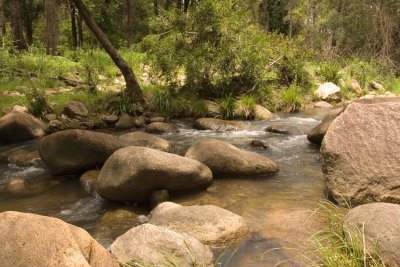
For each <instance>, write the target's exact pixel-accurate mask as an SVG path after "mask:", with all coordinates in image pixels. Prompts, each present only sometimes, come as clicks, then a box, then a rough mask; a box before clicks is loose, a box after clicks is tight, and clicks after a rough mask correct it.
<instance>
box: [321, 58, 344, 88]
mask: <svg viewBox="0 0 400 267" xmlns="http://www.w3.org/2000/svg"><path fill="white" fill-rule="evenodd" d="M320 75H321V76H322V77H323V78H324V81H325V82H333V83H334V84H336V85H337V84H339V80H340V79H342V78H343V75H342V74H341V73H340V66H339V65H337V64H335V63H331V64H329V63H325V64H323V65H322V66H321V67H320Z"/></svg>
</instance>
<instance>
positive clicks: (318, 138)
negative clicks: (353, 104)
mask: <svg viewBox="0 0 400 267" xmlns="http://www.w3.org/2000/svg"><path fill="white" fill-rule="evenodd" d="M343 110H344V109H342V108H339V109H334V110H331V111H330V112H329V113H328V114H326V115H325V117H324V118H323V119H322V121H321V123H320V124H318V125H317V126H315V127H314V128H313V129H312V130H311V131H310V132H309V133H308V134H307V139H308V141H310V142H311V143H314V144H317V145H321V143H322V140H323V139H324V136H325V134H326V131H328V129H329V126H330V125H331V123H332V122H333V120H334V119H336V117H337V116H339V115H340V114H341V113H342V112H343Z"/></svg>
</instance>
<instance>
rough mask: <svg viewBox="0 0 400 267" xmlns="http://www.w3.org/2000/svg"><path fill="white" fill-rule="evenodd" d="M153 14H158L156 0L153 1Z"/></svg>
mask: <svg viewBox="0 0 400 267" xmlns="http://www.w3.org/2000/svg"><path fill="white" fill-rule="evenodd" d="M153 9H154V15H156V16H158V0H154V1H153Z"/></svg>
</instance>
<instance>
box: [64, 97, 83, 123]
mask: <svg viewBox="0 0 400 267" xmlns="http://www.w3.org/2000/svg"><path fill="white" fill-rule="evenodd" d="M63 113H64V114H65V115H67V116H68V117H69V118H71V119H74V118H77V117H85V116H87V115H88V114H89V112H88V110H87V108H86V106H85V104H84V103H82V102H78V101H69V102H66V103H65V104H64V109H63Z"/></svg>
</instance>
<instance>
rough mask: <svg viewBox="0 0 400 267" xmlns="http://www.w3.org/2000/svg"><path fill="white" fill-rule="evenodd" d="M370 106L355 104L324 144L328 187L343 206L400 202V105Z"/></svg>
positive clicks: (324, 162) (387, 103)
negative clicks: (347, 204)
mask: <svg viewBox="0 0 400 267" xmlns="http://www.w3.org/2000/svg"><path fill="white" fill-rule="evenodd" d="M399 99H400V98H397V100H399ZM387 100H388V99H387ZM397 100H395V101H397ZM369 103H371V104H367V103H358V102H353V103H351V104H350V105H349V106H348V107H347V108H346V110H345V111H344V112H343V113H342V114H341V115H340V116H339V117H337V118H336V119H335V120H334V121H333V122H332V124H331V125H330V127H329V129H328V131H327V133H326V135H325V137H324V139H323V142H322V147H321V160H322V170H323V173H324V179H325V183H326V185H327V187H328V189H329V191H330V193H331V195H332V196H333V197H334V198H335V200H336V201H338V202H339V203H340V204H343V205H345V202H350V203H352V204H355V205H359V204H365V203H369V202H391V203H400V191H399V187H400V176H399V173H400V153H399V151H400V123H399V122H400V102H378V103H373V102H369Z"/></svg>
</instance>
